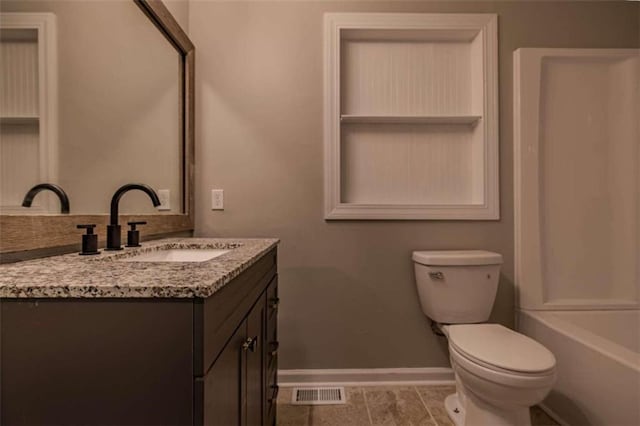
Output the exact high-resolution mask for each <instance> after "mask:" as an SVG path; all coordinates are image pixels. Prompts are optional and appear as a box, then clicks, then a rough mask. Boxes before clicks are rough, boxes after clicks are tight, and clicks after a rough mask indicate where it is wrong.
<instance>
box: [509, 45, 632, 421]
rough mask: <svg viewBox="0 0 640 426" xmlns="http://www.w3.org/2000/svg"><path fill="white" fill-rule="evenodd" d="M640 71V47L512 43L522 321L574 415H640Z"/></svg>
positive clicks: (568, 415) (558, 402)
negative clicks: (552, 362) (549, 359)
mask: <svg viewBox="0 0 640 426" xmlns="http://www.w3.org/2000/svg"><path fill="white" fill-rule="evenodd" d="M639 76H640V50H639V49H518V50H517V51H516V52H515V53H514V84H515V88H514V115H515V123H514V130H515V135H514V138H515V154H514V160H515V165H514V171H515V175H514V179H515V267H516V289H517V295H518V298H517V306H518V308H519V312H518V317H517V323H518V328H519V330H520V331H522V332H524V333H525V334H527V335H529V336H531V337H533V338H534V339H536V340H538V341H539V342H541V343H542V344H544V345H545V346H546V347H548V348H549V349H550V350H551V351H552V352H553V353H554V354H555V355H556V357H557V358H558V380H557V383H556V385H555V386H554V389H553V390H552V392H551V393H550V395H549V397H548V398H547V399H546V400H545V402H544V404H543V405H544V406H545V407H546V408H547V409H548V410H549V411H550V412H552V413H554V414H555V415H556V416H557V417H558V418H559V420H561V421H562V422H564V423H568V424H611V425H613V424H615V425H636V424H640V410H639V409H638V400H640V387H639V383H640V355H639V354H638V346H640V343H639V341H640V317H639V315H640V311H639V309H640V262H638V259H639V257H640V252H639V249H640V166H639V165H640V147H639V144H638V141H639V140H640V128H639V127H638V124H637V118H638V116H640V90H639V88H640V78H639Z"/></svg>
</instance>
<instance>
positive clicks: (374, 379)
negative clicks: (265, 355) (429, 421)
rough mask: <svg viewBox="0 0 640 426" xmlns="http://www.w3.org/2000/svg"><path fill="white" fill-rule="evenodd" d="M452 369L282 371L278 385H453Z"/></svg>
mask: <svg viewBox="0 0 640 426" xmlns="http://www.w3.org/2000/svg"><path fill="white" fill-rule="evenodd" d="M454 383H455V381H454V377H453V370H452V369H451V368H439V367H436V368H369V369H360V368H357V369H343V370H325V369H322V370H320V369H318V370H278V384H279V385H280V386H283V387H290V386H310V385H314V386H402V385H453V384H454Z"/></svg>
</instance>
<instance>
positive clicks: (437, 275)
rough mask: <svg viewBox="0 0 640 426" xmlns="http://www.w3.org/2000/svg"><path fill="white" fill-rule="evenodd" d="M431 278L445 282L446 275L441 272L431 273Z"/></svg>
mask: <svg viewBox="0 0 640 426" xmlns="http://www.w3.org/2000/svg"><path fill="white" fill-rule="evenodd" d="M429 276H430V277H431V279H432V280H439V281H442V280H444V274H443V273H442V272H440V271H436V272H429Z"/></svg>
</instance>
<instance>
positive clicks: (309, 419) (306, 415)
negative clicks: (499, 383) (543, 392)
mask: <svg viewBox="0 0 640 426" xmlns="http://www.w3.org/2000/svg"><path fill="white" fill-rule="evenodd" d="M291 390H292V388H285V387H281V388H280V394H279V395H278V426H321V425H322V426H371V425H374V426H378V425H380V426H453V423H452V422H451V420H449V417H448V416H447V413H446V411H445V409H444V398H445V397H446V396H447V395H449V394H451V393H453V392H454V390H455V388H454V387H453V386H370V387H369V386H367V387H347V388H345V390H346V393H347V403H346V404H343V405H324V406H323V405H313V406H312V405H291V404H290V401H291ZM531 422H532V424H533V426H557V423H556V422H554V421H553V420H552V419H551V418H550V417H549V416H547V414H545V412H544V411H542V410H541V409H539V408H537V407H534V408H532V409H531Z"/></svg>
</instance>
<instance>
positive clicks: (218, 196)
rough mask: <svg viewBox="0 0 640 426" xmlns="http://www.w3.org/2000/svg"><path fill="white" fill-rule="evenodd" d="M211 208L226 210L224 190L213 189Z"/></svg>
mask: <svg viewBox="0 0 640 426" xmlns="http://www.w3.org/2000/svg"><path fill="white" fill-rule="evenodd" d="M211 210H224V190H223V189H212V190H211Z"/></svg>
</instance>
